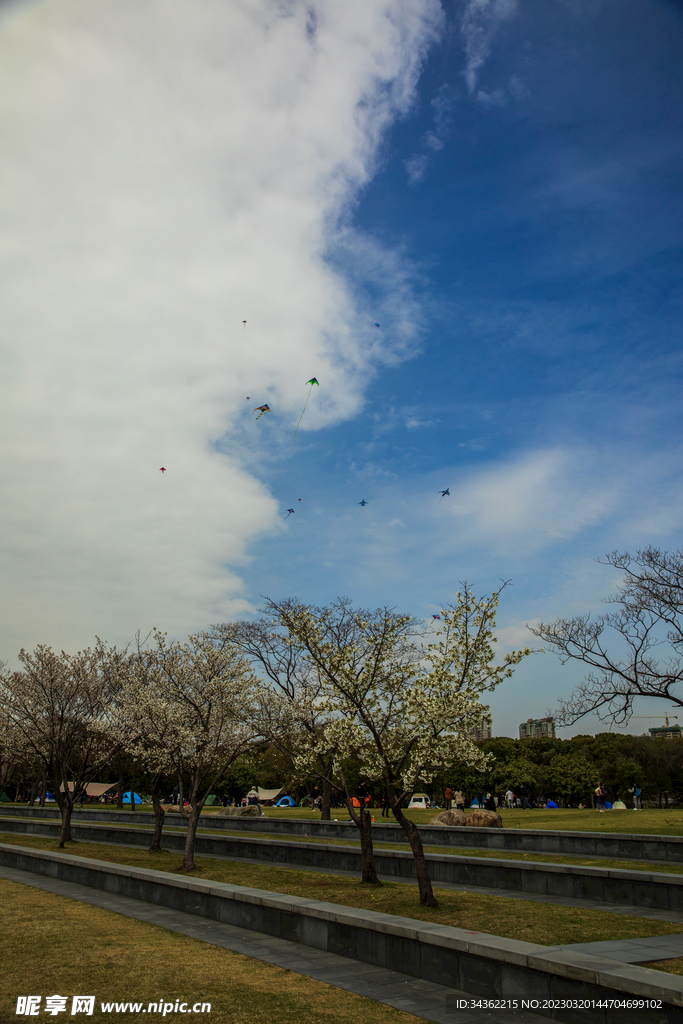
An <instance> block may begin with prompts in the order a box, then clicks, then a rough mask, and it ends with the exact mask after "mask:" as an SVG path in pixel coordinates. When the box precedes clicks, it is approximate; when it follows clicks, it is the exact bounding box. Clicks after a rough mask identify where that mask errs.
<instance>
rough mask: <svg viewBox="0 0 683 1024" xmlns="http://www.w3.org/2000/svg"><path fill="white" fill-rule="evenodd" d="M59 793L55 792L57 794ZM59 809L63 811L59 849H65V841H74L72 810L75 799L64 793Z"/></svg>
mask: <svg viewBox="0 0 683 1024" xmlns="http://www.w3.org/2000/svg"><path fill="white" fill-rule="evenodd" d="M56 795H57V793H55V796H56ZM59 809H60V811H61V812H62V827H61V829H60V831H59V849H60V850H63V849H64V844H65V843H72V842H73V839H72V838H71V812H72V811H73V809H74V805H73V801H72V800H71V799H70V798H69V797H68V796H67V795H66V794H63V795H62V798H61V799H60V801H59Z"/></svg>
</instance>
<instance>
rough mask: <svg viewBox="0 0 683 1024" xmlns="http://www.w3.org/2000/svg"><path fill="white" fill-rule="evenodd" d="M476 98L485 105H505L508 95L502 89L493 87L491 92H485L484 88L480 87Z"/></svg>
mask: <svg viewBox="0 0 683 1024" xmlns="http://www.w3.org/2000/svg"><path fill="white" fill-rule="evenodd" d="M476 98H477V101H478V102H479V103H483V105H484V106H485V107H504V106H505V104H506V103H507V96H506V95H505V93H504V92H503V90H502V89H493V90H492V91H491V92H484V90H483V89H479V91H478V92H477V97H476Z"/></svg>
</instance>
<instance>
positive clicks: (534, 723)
mask: <svg viewBox="0 0 683 1024" xmlns="http://www.w3.org/2000/svg"><path fill="white" fill-rule="evenodd" d="M650 731H652V730H650ZM532 737H534V738H543V739H546V738H547V739H551V740H554V739H555V719H554V718H527V720H526V722H522V724H521V725H520V727H519V738H520V740H528V739H531V738H532Z"/></svg>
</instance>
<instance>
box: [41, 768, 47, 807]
mask: <svg viewBox="0 0 683 1024" xmlns="http://www.w3.org/2000/svg"><path fill="white" fill-rule="evenodd" d="M46 800H47V779H46V778H45V776H44V775H43V788H42V789H41V791H40V806H41V807H44V806H45V801H46Z"/></svg>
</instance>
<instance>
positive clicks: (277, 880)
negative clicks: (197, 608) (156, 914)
mask: <svg viewBox="0 0 683 1024" xmlns="http://www.w3.org/2000/svg"><path fill="white" fill-rule="evenodd" d="M2 838H3V840H4V842H6V843H11V844H12V845H16V846H26V847H31V848H33V849H40V850H52V851H57V841H56V840H55V839H43V838H41V837H38V836H3V837H2ZM57 852H58V851H57ZM66 852H67V853H69V854H71V855H75V856H79V857H87V858H94V859H96V860H104V861H109V862H111V863H114V864H128V865H131V866H134V867H143V868H150V869H152V870H156V871H165V872H166V871H167V872H174V871H177V870H178V869H179V866H180V855H179V854H178V853H165V852H162V853H158V854H150V853H147V851H146V850H136V849H132V848H122V847H116V846H107V845H105V844H102V845H100V844H94V843H70V844H68V847H67V850H66ZM196 863H197V866H198V871H197V876H198V877H201V878H206V879H211V880H214V881H218V882H227V883H229V884H231V885H246V886H250V887H252V888H255V889H265V890H266V891H269V892H279V893H286V894H288V895H291V896H303V897H305V898H306V899H314V900H322V901H324V902H327V903H339V904H342V905H344V906H349V907H357V908H359V909H361V910H378V911H381V912H382V913H386V914H396V915H399V916H401V917H411V918H415V919H417V920H422V921H433V922H435V923H437V924H446V925H451V926H454V927H456V928H465V929H467V930H468V931H478V932H485V933H488V934H492V935H500V936H503V937H505V938H511V939H521V940H525V941H527V942H538V943H541V944H542V945H549V946H554V945H563V944H565V943H571V942H599V941H606V940H608V939H630V938H642V937H645V936H650V935H672V934H679V933H680V930H681V927H680V924H669V923H668V922H663V921H653V920H648V919H647V918H639V917H625V916H622V915H620V914H610V913H606V912H603V911H598V910H582V909H581V910H580V909H574V908H572V907H564V906H558V905H555V904H552V903H535V902H531V901H527V900H517V899H510V898H506V897H504V896H484V895H478V894H477V893H469V892H467V893H466V892H458V891H457V890H454V889H439V888H438V885H437V886H435V891H436V893H437V898H438V900H439V907H438V908H437V909H430V908H427V907H423V906H421V905H420V903H419V902H418V898H417V887H416V886H414V885H406V884H403V883H397V882H386V883H385V884H384V885H383V886H382V887H371V886H365V885H362V884H361V883H360V882H359V881H357V880H356V879H355V878H350V877H348V876H342V875H327V874H322V873H319V872H313V871H302V870H299V869H297V868H287V867H281V866H279V865H277V866H271V865H267V864H264V865H261V864H245V863H244V862H240V861H232V860H222V859H220V858H217V857H197V858H196Z"/></svg>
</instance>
